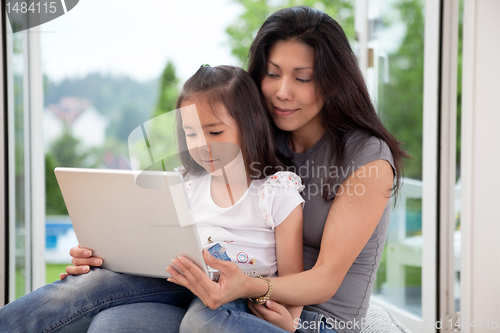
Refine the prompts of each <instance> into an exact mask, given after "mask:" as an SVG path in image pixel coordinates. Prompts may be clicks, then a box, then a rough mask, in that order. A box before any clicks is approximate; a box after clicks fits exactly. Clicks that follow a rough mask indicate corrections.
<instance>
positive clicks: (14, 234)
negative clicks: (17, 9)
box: [6, 24, 30, 300]
mask: <svg viewBox="0 0 500 333" xmlns="http://www.w3.org/2000/svg"><path fill="white" fill-rule="evenodd" d="M6 35H7V68H8V71H7V80H8V82H7V87H8V119H9V125H8V126H9V128H8V132H9V151H8V154H9V163H10V165H9V169H10V174H11V175H10V177H9V207H10V208H9V210H10V219H9V229H10V230H11V233H10V251H9V252H10V260H11V262H12V263H13V266H11V268H10V270H11V271H10V276H11V280H10V281H9V285H10V298H11V300H12V299H17V298H19V297H21V296H23V295H25V294H26V293H27V292H29V291H30V276H29V271H30V267H29V263H28V260H29V251H30V238H29V224H28V223H29V222H27V220H26V196H27V195H29V194H28V193H26V192H25V189H26V186H27V183H26V174H25V161H26V155H25V154H26V150H25V135H26V132H25V122H26V119H25V111H26V107H25V106H26V104H25V100H26V98H27V95H26V92H25V85H26V82H25V80H26V45H27V35H26V32H18V33H12V29H11V27H10V25H8V24H7V34H6Z"/></svg>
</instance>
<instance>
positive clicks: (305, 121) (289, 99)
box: [261, 40, 323, 133]
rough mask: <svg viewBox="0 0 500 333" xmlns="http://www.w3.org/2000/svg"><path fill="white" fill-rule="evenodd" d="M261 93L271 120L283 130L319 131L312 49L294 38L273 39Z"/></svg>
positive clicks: (320, 128)
mask: <svg viewBox="0 0 500 333" xmlns="http://www.w3.org/2000/svg"><path fill="white" fill-rule="evenodd" d="M261 90H262V94H263V95H264V97H265V98H266V101H267V102H268V104H269V107H270V109H271V113H272V117H273V120H274V123H275V124H276V126H278V128H280V129H281V130H284V131H300V132H307V133H314V132H309V131H322V130H323V125H322V124H321V121H320V116H319V111H320V110H321V108H322V106H323V101H321V100H320V101H318V100H317V95H316V83H315V80H314V50H313V48H312V47H310V46H308V45H305V44H303V43H301V42H298V41H295V40H289V41H279V42H276V43H275V44H274V45H273V46H272V47H271V49H270V51H269V56H268V62H267V74H266V76H265V77H264V79H263V80H262V82H261Z"/></svg>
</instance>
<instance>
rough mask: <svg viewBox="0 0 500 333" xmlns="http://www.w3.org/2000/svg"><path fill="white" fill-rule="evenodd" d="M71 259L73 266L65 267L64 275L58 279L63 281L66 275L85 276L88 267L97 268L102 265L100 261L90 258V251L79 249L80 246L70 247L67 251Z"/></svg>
mask: <svg viewBox="0 0 500 333" xmlns="http://www.w3.org/2000/svg"><path fill="white" fill-rule="evenodd" d="M69 255H70V256H71V257H72V258H71V262H72V263H73V266H68V267H66V273H61V274H60V275H59V279H61V280H64V279H65V278H66V277H67V276H68V275H80V274H86V273H88V272H89V271H90V266H94V267H99V266H101V265H102V262H103V261H102V259H101V258H97V257H92V251H90V250H89V249H84V248H81V247H80V245H77V246H75V247H72V248H71V250H69Z"/></svg>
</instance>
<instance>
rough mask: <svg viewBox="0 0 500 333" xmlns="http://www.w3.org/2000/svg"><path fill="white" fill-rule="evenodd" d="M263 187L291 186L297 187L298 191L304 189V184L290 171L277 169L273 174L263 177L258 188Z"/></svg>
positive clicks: (292, 187)
mask: <svg viewBox="0 0 500 333" xmlns="http://www.w3.org/2000/svg"><path fill="white" fill-rule="evenodd" d="M264 187H281V188H291V189H297V190H298V191H299V192H301V191H302V190H303V189H304V185H302V180H301V179H300V177H299V176H298V175H297V174H295V173H294V172H291V171H278V172H276V173H275V174H273V175H271V176H268V177H267V178H265V179H264V181H263V183H262V185H260V187H259V190H260V189H262V188H264Z"/></svg>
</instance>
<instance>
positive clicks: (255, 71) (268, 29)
mask: <svg viewBox="0 0 500 333" xmlns="http://www.w3.org/2000/svg"><path fill="white" fill-rule="evenodd" d="M287 40H295V41H298V42H301V43H304V44H305V45H308V46H310V47H312V48H313V49H314V75H315V83H316V89H317V95H318V100H319V99H323V100H324V104H323V108H322V109H321V111H320V116H321V120H322V122H323V124H324V126H325V128H326V133H325V134H326V135H328V136H330V139H331V140H329V142H334V145H332V151H331V155H330V156H332V160H331V164H330V165H335V166H336V167H337V168H341V167H342V165H343V163H344V162H346V154H347V153H349V155H352V153H353V152H346V151H345V147H346V142H347V139H348V138H349V136H350V135H351V134H352V133H353V132H354V131H359V130H361V131H363V132H365V133H366V134H367V136H369V135H372V136H375V137H377V138H379V139H380V140H383V141H385V142H386V143H387V145H388V146H389V148H390V150H391V153H392V156H393V158H394V166H395V169H396V182H395V185H394V188H393V190H394V193H397V191H398V189H399V186H400V177H401V175H402V172H403V170H402V164H403V158H405V157H409V156H408V154H407V153H406V152H405V151H404V150H402V149H401V147H400V143H399V142H398V140H396V138H395V137H394V136H392V135H391V134H390V133H389V132H388V131H387V129H386V128H385V127H384V125H383V124H382V122H381V121H380V119H379V118H378V116H377V113H376V112H375V108H374V107H373V104H372V102H371V100H370V96H369V94H368V90H367V88H366V84H365V82H364V80H363V76H362V74H361V71H360V69H359V67H358V63H357V60H356V57H355V55H354V53H353V52H352V49H351V47H350V45H349V42H348V40H347V37H346V36H345V33H344V31H343V30H342V28H341V27H340V25H339V24H338V23H337V22H336V21H335V20H334V19H333V18H331V17H330V16H328V15H327V14H326V13H324V12H322V11H319V10H316V9H313V8H309V7H305V6H298V7H291V8H285V9H282V10H279V11H277V12H275V13H274V14H272V15H271V16H270V17H269V18H268V19H267V20H266V21H265V22H264V24H263V25H262V27H261V28H260V30H259V32H258V33H257V36H256V37H255V39H254V41H253V43H252V45H251V47H250V53H249V68H248V72H249V73H250V75H251V76H252V79H253V80H254V81H255V83H256V84H257V86H258V87H259V88H260V84H261V81H262V79H263V78H264V77H265V75H266V74H267V62H268V55H269V51H270V49H271V47H272V46H273V45H274V44H275V43H276V42H277V41H287ZM275 130H276V131H277V132H280V130H279V129H277V128H275ZM367 136H365V140H366V138H367ZM362 145H363V142H359V143H355V144H354V145H353V146H354V147H359V149H361V147H362ZM326 181H327V184H328V188H334V184H335V181H336V179H332V178H328V179H327V180H326ZM325 186H326V185H325ZM325 188H326V187H325ZM333 197H334V195H333V196H332V194H331V193H330V191H323V199H324V200H325V201H330V200H332V199H333Z"/></svg>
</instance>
